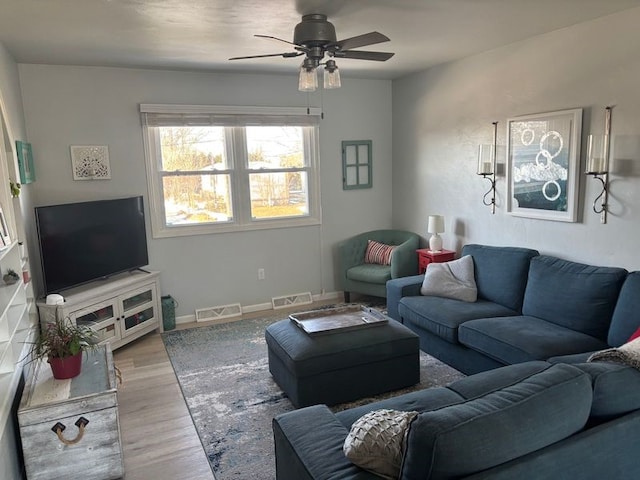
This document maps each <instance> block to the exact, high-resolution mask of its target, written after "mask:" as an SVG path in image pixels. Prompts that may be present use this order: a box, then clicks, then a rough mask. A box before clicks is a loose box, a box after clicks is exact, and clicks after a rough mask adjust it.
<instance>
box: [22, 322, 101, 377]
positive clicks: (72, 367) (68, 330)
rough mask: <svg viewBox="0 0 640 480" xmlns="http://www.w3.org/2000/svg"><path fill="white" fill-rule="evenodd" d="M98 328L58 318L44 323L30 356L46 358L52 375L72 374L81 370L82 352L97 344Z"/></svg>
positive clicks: (65, 375)
mask: <svg viewBox="0 0 640 480" xmlns="http://www.w3.org/2000/svg"><path fill="white" fill-rule="evenodd" d="M95 339H96V332H95V331H94V330H92V329H91V328H89V327H86V326H84V325H76V324H74V323H72V322H71V321H69V320H65V319H63V318H57V319H56V321H55V322H52V323H47V324H45V325H43V326H42V327H41V331H40V335H39V336H38V338H37V339H36V340H35V341H34V342H33V348H32V349H31V360H37V359H40V358H46V359H47V362H49V364H50V365H51V370H52V372H53V378H57V379H66V378H73V377H75V376H77V375H79V374H80V370H81V368H82V352H83V351H86V350H89V349H92V348H95V346H96V345H95Z"/></svg>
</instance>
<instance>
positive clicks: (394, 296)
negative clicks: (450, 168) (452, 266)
mask: <svg viewBox="0 0 640 480" xmlns="http://www.w3.org/2000/svg"><path fill="white" fill-rule="evenodd" d="M462 255H470V256H471V257H472V258H473V262H474V270H475V279H476V286H477V289H478V300H477V301H476V302H472V303H469V302H462V301H459V300H453V299H449V298H441V297H432V296H423V295H420V286H421V285H422V280H423V276H422V275H418V276H412V277H405V278H401V279H395V280H392V281H390V282H388V283H387V309H388V312H389V316H391V317H392V318H394V319H395V320H398V321H399V322H401V323H403V324H404V325H405V326H407V327H408V328H410V329H411V330H413V331H414V332H416V333H417V334H418V335H419V336H420V348H421V349H422V350H423V351H425V352H427V353H429V354H431V355H433V356H434V357H436V358H439V359H440V360H442V361H443V362H445V363H447V364H449V365H451V366H452V367H454V368H456V369H457V370H460V371H461V372H463V373H466V374H473V373H477V372H480V371H484V370H489V369H492V368H497V367H501V366H504V365H511V364H514V363H521V362H526V361H530V360H547V359H549V358H551V357H559V356H566V355H573V354H579V353H583V352H594V351H597V350H602V349H605V348H609V347H618V346H620V345H621V344H622V343H625V342H626V340H627V339H628V338H629V337H630V336H631V335H632V334H633V332H634V331H635V330H636V329H637V328H638V327H639V326H640V318H639V317H638V314H630V312H631V311H632V310H633V309H637V308H638V307H640V303H639V302H638V300H636V298H637V297H639V296H640V283H639V282H638V275H640V273H638V272H634V273H631V274H629V273H628V272H627V271H626V270H625V269H623V268H614V267H595V266H591V265H584V264H581V263H575V262H570V261H567V260H562V259H560V258H556V257H551V256H547V255H539V254H538V252H537V251H535V250H530V249H525V248H515V247H492V246H484V245H466V246H465V247H464V248H463V250H462ZM623 286H624V287H623ZM621 291H622V292H623V295H621ZM619 296H620V298H619Z"/></svg>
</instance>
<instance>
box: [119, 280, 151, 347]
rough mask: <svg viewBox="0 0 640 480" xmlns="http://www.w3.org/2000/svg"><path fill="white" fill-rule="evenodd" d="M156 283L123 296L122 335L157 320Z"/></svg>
mask: <svg viewBox="0 0 640 480" xmlns="http://www.w3.org/2000/svg"><path fill="white" fill-rule="evenodd" d="M155 299H156V292H155V288H154V285H147V286H145V287H142V288H140V289H138V290H134V291H133V292H131V293H130V294H128V295H127V296H123V297H122V322H121V324H120V328H121V329H122V336H123V337H124V336H126V335H128V334H129V333H133V332H135V331H138V330H140V329H141V328H144V327H145V326H146V325H147V322H149V321H152V320H157V318H158V317H157V312H156V311H155V307H156V302H155Z"/></svg>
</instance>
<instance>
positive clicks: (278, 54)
mask: <svg viewBox="0 0 640 480" xmlns="http://www.w3.org/2000/svg"><path fill="white" fill-rule="evenodd" d="M300 55H304V52H284V53H267V54H266V55H249V56H247V57H231V58H230V59H229V60H246V59H248V58H266V57H283V58H291V57H299V56H300Z"/></svg>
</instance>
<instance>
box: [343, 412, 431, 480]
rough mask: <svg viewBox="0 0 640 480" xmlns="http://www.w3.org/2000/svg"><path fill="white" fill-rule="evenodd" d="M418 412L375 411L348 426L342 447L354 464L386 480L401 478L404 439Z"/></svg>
mask: <svg viewBox="0 0 640 480" xmlns="http://www.w3.org/2000/svg"><path fill="white" fill-rule="evenodd" d="M417 416H418V412H401V411H398V410H388V409H384V410H374V411H372V412H369V413H366V414H364V415H363V416H362V417H360V418H359V419H358V420H356V421H355V422H354V423H353V425H352V426H351V431H350V432H349V434H348V435H347V438H346V439H345V441H344V446H343V447H342V449H343V451H344V454H345V455H346V456H347V458H348V459H349V460H351V461H352V462H353V463H354V464H356V465H357V466H359V467H360V468H363V469H365V470H368V471H369V472H373V473H375V474H376V475H378V476H380V477H382V478H386V479H389V480H395V479H397V478H398V477H400V469H401V468H402V457H403V456H404V451H405V444H406V436H407V431H408V430H409V427H410V426H411V422H412V421H413V419H414V418H416V417H417Z"/></svg>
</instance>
